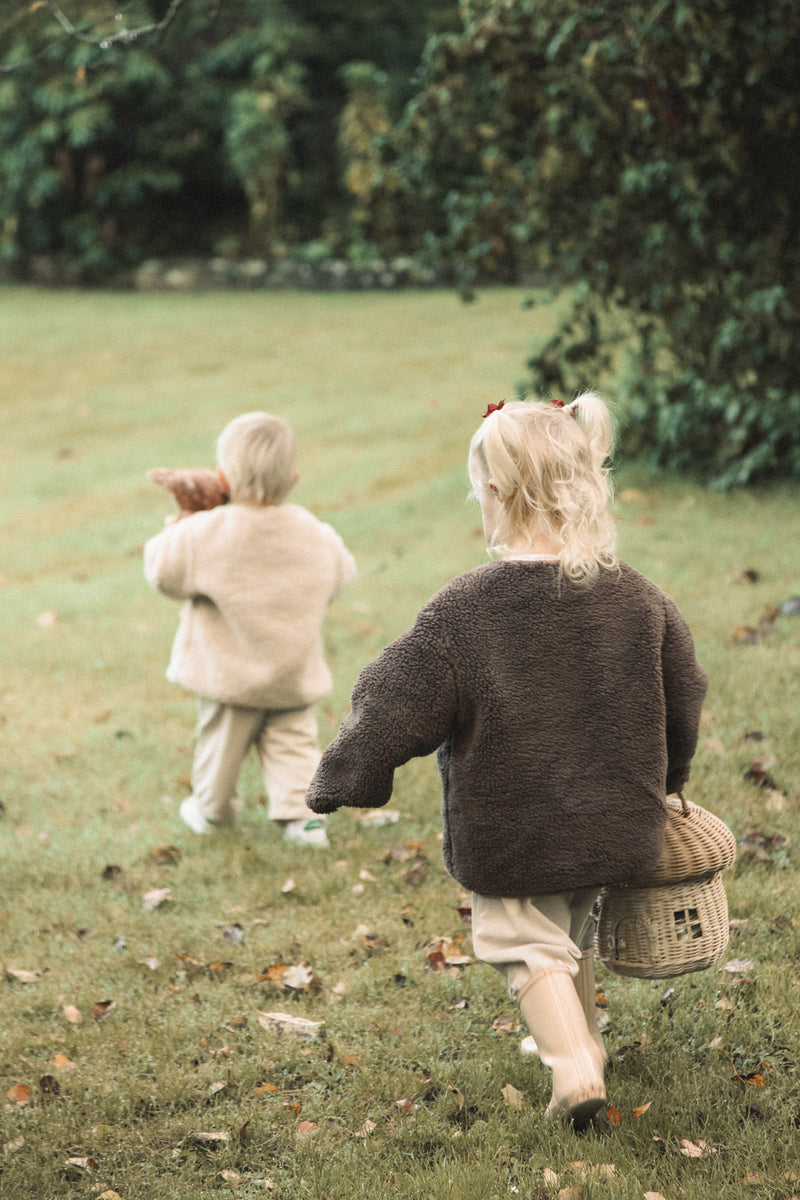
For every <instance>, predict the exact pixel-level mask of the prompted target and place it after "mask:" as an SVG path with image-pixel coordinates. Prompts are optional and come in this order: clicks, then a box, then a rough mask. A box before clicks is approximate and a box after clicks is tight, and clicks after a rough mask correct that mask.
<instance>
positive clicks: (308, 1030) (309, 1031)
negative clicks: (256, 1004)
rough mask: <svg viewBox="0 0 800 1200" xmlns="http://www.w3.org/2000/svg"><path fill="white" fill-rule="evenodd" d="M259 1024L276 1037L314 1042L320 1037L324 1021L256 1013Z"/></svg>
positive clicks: (275, 1013)
mask: <svg viewBox="0 0 800 1200" xmlns="http://www.w3.org/2000/svg"><path fill="white" fill-rule="evenodd" d="M256 1016H257V1018H258V1023H259V1025H260V1026H261V1028H262V1029H266V1031H267V1032H268V1033H274V1034H275V1036H276V1037H287V1036H288V1037H299V1038H303V1039H306V1040H312V1039H313V1038H316V1037H319V1035H320V1033H321V1031H322V1029H323V1028H324V1026H325V1022H324V1021H311V1020H309V1019H308V1018H307V1017H294V1016H290V1015H289V1014H288V1013H277V1012H256Z"/></svg>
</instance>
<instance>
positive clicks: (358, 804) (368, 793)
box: [306, 610, 456, 813]
mask: <svg viewBox="0 0 800 1200" xmlns="http://www.w3.org/2000/svg"><path fill="white" fill-rule="evenodd" d="M455 706H456V688H455V681H454V673H453V670H452V665H451V663H450V660H449V654H448V647H447V638H446V635H445V633H444V631H443V629H442V627H441V625H440V623H439V622H438V621H437V620H436V617H435V616H434V615H433V614H432V613H431V612H430V610H423V612H422V613H420V615H419V617H418V618H417V620H416V622H415V624H414V626H413V627H412V628H411V629H410V630H408V632H407V633H405V634H403V635H402V636H401V637H400V638H398V640H397V641H396V642H393V643H392V644H391V645H390V646H387V648H386V649H385V650H384V651H383V652H382V653H381V654H380V655H379V656H378V657H377V658H376V659H375V660H374V661H373V662H371V663H370V664H369V666H368V667H366V668H365V669H364V671H362V673H361V675H360V676H359V678H358V680H357V682H356V685H355V688H354V689H353V695H352V697H351V712H350V714H349V715H348V716H347V717H346V718H345V720H344V721H343V723H342V726H341V728H340V730H339V733H338V734H337V736H336V738H335V739H334V741H333V742H331V744H330V745H329V746H328V748H327V750H326V751H325V753H324V754H323V756H322V761H321V763H320V765H319V767H318V769H317V772H316V774H315V776H314V778H313V780H312V781H311V787H310V788H309V790H308V794H307V796H306V803H307V804H308V806H309V808H311V809H312V810H313V811H314V812H318V813H327V812H333V811H334V810H335V809H337V808H340V807H341V806H342V805H350V806H352V807H354V808H379V807H380V806H381V805H383V804H386V802H387V801H388V800H389V798H390V797H391V794H392V787H393V783H394V772H395V769H396V768H397V767H399V766H402V765H403V763H406V762H408V761H409V759H411V758H420V757H423V756H424V755H427V754H431V753H432V752H433V751H434V750H436V749H437V747H438V746H440V745H441V743H442V742H443V741H444V740H445V738H446V737H447V735H448V732H449V731H450V729H451V727H452V724H453V720H454V717H455Z"/></svg>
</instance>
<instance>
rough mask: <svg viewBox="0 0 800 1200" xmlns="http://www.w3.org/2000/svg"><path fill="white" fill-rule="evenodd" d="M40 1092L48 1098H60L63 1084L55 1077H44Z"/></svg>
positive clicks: (41, 1080) (41, 1081) (40, 1083)
mask: <svg viewBox="0 0 800 1200" xmlns="http://www.w3.org/2000/svg"><path fill="white" fill-rule="evenodd" d="M39 1091H40V1092H41V1093H42V1095H43V1096H47V1097H48V1098H49V1097H52V1096H58V1095H60V1094H61V1084H60V1083H59V1082H58V1080H57V1079H56V1077H55V1075H43V1076H42V1078H41V1079H40V1080H39Z"/></svg>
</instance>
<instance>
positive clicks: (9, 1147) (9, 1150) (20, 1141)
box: [3, 1134, 25, 1154]
mask: <svg viewBox="0 0 800 1200" xmlns="http://www.w3.org/2000/svg"><path fill="white" fill-rule="evenodd" d="M24 1145H25V1138H24V1137H23V1136H22V1134H20V1135H19V1137H15V1138H14V1140H13V1141H11V1142H6V1143H5V1145H4V1146H3V1150H4V1151H5V1152H6V1154H13V1153H14V1151H15V1150H21V1149H22V1147H23V1146H24Z"/></svg>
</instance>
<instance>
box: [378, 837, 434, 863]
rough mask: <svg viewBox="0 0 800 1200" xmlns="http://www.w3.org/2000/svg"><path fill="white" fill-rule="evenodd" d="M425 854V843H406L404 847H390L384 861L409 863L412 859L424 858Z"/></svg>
mask: <svg viewBox="0 0 800 1200" xmlns="http://www.w3.org/2000/svg"><path fill="white" fill-rule="evenodd" d="M424 852H425V846H424V843H423V842H406V843H405V844H404V845H395V846H392V847H390V849H389V850H388V851H387V853H386V854H385V855H384V858H383V861H384V862H385V863H391V862H408V861H409V859H412V858H422V857H423V856H424Z"/></svg>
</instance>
